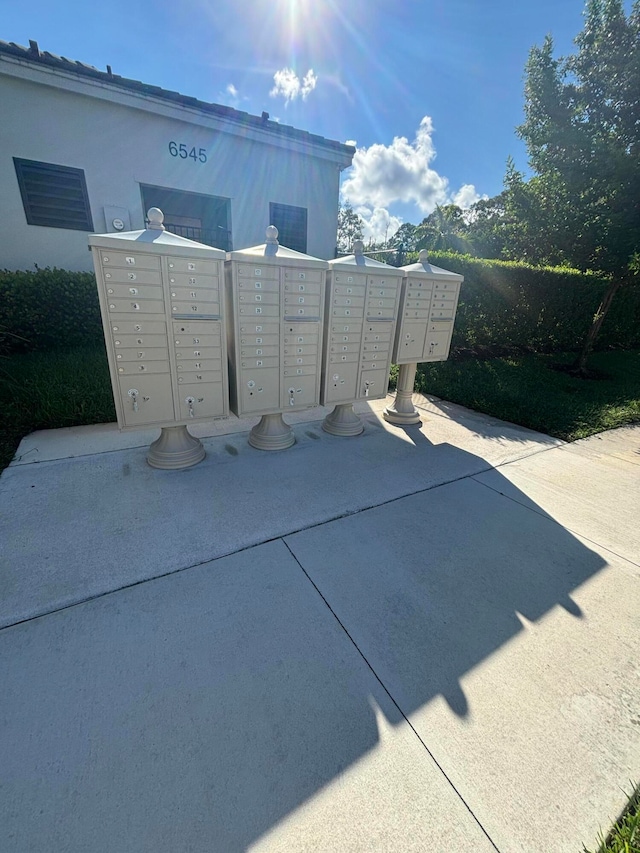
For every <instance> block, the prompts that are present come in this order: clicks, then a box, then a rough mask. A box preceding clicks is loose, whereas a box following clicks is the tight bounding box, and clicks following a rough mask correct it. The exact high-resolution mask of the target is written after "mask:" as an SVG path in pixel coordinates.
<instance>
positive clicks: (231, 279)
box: [225, 225, 327, 450]
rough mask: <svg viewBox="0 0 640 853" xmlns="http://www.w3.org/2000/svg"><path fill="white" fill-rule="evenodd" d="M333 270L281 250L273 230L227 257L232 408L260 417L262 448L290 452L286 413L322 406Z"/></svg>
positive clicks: (254, 435)
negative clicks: (326, 295)
mask: <svg viewBox="0 0 640 853" xmlns="http://www.w3.org/2000/svg"><path fill="white" fill-rule="evenodd" d="M326 269H327V262H326V261H323V260H320V258H313V257H311V256H309V255H304V254H302V253H301V252H296V251H294V250H293V249H288V248H286V247H285V246H280V245H279V243H278V229H277V228H275V226H273V225H270V226H269V227H268V228H267V241H266V243H263V244H261V245H259V246H254V247H252V248H250V249H242V250H240V251H234V252H229V253H228V254H227V262H226V264H225V276H226V294H227V307H228V314H229V345H228V352H229V375H230V398H231V409H232V411H233V412H235V414H236V415H238V417H247V416H251V415H260V416H261V420H260V422H259V423H258V424H257V426H255V427H254V428H253V429H252V430H251V433H250V435H249V443H250V444H251V445H252V446H253V447H256V448H258V449H259V450H283V449H285V448H286V447H290V446H291V445H292V444H293V443H294V442H295V436H294V434H293V430H292V429H291V427H290V426H288V425H287V424H286V423H285V421H284V419H283V417H282V415H283V413H285V412H297V411H300V410H301V409H306V408H309V407H311V406H317V405H318V404H319V398H320V367H321V354H322V332H323V323H322V321H323V315H324V291H325V277H326Z"/></svg>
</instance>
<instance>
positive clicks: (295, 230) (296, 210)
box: [269, 202, 307, 253]
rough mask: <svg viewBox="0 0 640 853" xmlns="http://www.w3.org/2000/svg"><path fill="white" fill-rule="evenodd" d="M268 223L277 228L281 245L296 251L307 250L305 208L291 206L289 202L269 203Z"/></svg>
mask: <svg viewBox="0 0 640 853" xmlns="http://www.w3.org/2000/svg"><path fill="white" fill-rule="evenodd" d="M269 225H275V226H276V228H277V229H278V242H279V243H280V245H281V246H286V247H287V248H289V249H294V250H295V251H296V252H304V253H306V251H307V208H306V207H293V206H292V205H290V204H275V202H271V204H270V205H269Z"/></svg>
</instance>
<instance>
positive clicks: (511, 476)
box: [0, 398, 640, 853]
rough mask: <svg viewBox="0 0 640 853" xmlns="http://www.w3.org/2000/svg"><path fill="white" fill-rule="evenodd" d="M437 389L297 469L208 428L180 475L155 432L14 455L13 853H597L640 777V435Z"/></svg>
mask: <svg viewBox="0 0 640 853" xmlns="http://www.w3.org/2000/svg"><path fill="white" fill-rule="evenodd" d="M419 402H420V406H421V407H422V409H423V410H424V416H425V421H424V424H423V425H422V427H421V428H420V427H406V428H399V427H393V426H391V425H389V424H386V423H385V422H384V420H383V419H382V418H381V416H380V412H381V410H382V409H383V408H384V403H383V402H382V403H377V404H371V405H370V406H367V407H363V417H364V419H365V423H366V429H365V432H364V434H363V435H362V436H360V437H358V438H338V437H335V436H330V435H327V434H326V433H324V432H323V431H322V430H321V429H320V420H318V418H321V417H322V416H323V412H322V410H313V411H311V412H309V413H307V414H306V415H305V416H299V417H298V418H297V421H296V422H295V424H294V430H295V433H296V437H297V443H296V445H295V446H294V447H292V448H291V449H290V450H287V451H284V452H282V453H273V454H269V453H263V452H260V451H257V450H254V449H253V448H251V447H250V446H249V445H248V444H247V441H246V439H247V434H246V433H247V430H248V428H249V427H250V426H251V425H252V422H251V423H247V422H239V421H236V420H235V419H230V420H229V421H225V422H219V423H216V424H211V425H207V426H206V427H200V432H199V434H200V435H201V436H202V437H203V443H204V444H205V447H206V449H207V454H208V455H207V458H206V460H205V461H204V462H203V463H201V464H200V465H198V466H196V467H194V468H192V469H189V470H186V471H181V472H165V471H158V470H154V469H152V468H150V467H149V466H148V465H147V464H146V462H145V454H146V446H147V444H148V442H149V441H150V440H152V439H153V438H155V436H156V433H154V432H152V433H149V434H148V435H145V434H141V433H127V434H120V433H118V431H117V430H116V429H115V428H114V427H113V426H112V425H107V426H105V427H85V428H79V429H74V430H56V431H51V432H45V433H34V434H33V435H32V436H29V437H27V438H26V439H25V440H24V441H23V442H22V444H21V446H20V448H19V451H18V454H17V458H16V461H15V462H14V463H13V464H12V466H11V467H10V468H9V469H7V470H6V471H5V472H4V474H3V475H2V478H1V479H0V512H1V522H0V524H1V525H2V527H1V529H0V536H1V537H2V542H3V563H2V567H1V569H0V626H1V627H2V630H0V685H2V691H1V693H0V720H2V733H1V734H0V850H2V851H3V853H4V851H6V852H7V853H14V851H16V853H17V851H21V853H22V851H25V853H27V851H28V853H36V851H43V853H44V851H46V853H57V851H74V853H76V851H78V853H80V851H82V853H84V851H89V850H90V851H92V853H93V851H109V853H112V852H113V853H123V851H136V853H137V851H153V853H157V852H158V851H162V853H164V851H167V853H169V852H170V853H175V852H176V851H207V853H209V851H220V853H235V851H245V850H251V851H307V850H309V851H311V850H313V851H323V853H324V851H340V853H342V851H363V853H364V851H399V853H404V851H425V850H435V849H438V850H440V849H446V850H447V851H453V852H454V853H457V851H469V850H473V851H481V853H482V851H491V850H496V849H497V850H500V851H504V853H506V852H507V851H509V853H510V852H511V851H526V853H530V851H542V850H544V851H545V853H553V852H554V851H558V853H560V851H562V853H565V851H575V853H580V851H581V850H582V844H583V843H584V844H587V845H591V846H595V836H596V834H597V832H598V830H599V829H600V828H601V829H602V830H604V831H605V832H606V831H607V830H608V828H609V825H610V821H611V820H612V819H613V818H614V817H615V816H616V815H617V813H618V812H619V811H620V809H621V808H622V807H623V805H624V803H625V791H629V787H630V782H631V781H633V782H638V781H639V780H640V712H639V711H638V709H639V708H640V674H639V670H638V664H637V661H638V659H639V651H640V639H639V638H640V616H639V614H640V524H638V519H640V489H639V488H638V483H639V480H640V426H638V427H629V428H623V429H620V430H616V431H614V432H611V433H605V434H602V435H600V436H595V437H593V438H591V439H588V440H585V441H581V442H577V443H575V444H572V445H566V444H563V443H562V442H559V441H557V440H555V439H552V438H550V437H549V436H544V435H540V434H538V433H534V432H531V431H529V430H525V429H522V428H520V427H517V426H514V425H512V424H506V423H503V422H500V421H497V420H495V419H491V418H486V417H484V416H481V415H478V414H477V413H473V412H470V411H468V410H465V409H462V408H461V407H458V406H453V405H451V404H447V403H443V402H442V401H438V400H433V399H432V400H427V399H425V398H422V399H420V401H419ZM311 419H313V420H311ZM195 431H196V430H195V429H194V432H195Z"/></svg>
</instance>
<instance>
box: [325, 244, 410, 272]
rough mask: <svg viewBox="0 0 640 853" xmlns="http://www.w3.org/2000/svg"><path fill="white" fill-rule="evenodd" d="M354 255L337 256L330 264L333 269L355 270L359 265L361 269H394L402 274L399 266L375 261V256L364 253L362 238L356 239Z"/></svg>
mask: <svg viewBox="0 0 640 853" xmlns="http://www.w3.org/2000/svg"><path fill="white" fill-rule="evenodd" d="M353 251H354V254H353V255H347V256H346V257H344V258H336V259H335V260H333V261H329V266H330V268H331V269H332V270H342V269H344V270H351V271H353V268H354V267H359V268H360V270H365V269H378V270H392V271H393V272H395V273H396V274H397V275H402V273H401V271H400V270H399V269H398V267H392V266H391V265H390V264H383V263H382V262H381V261H374V259H373V258H368V257H367V256H366V255H364V254H363V252H364V243H363V242H362V240H356V241H355V242H354V244H353Z"/></svg>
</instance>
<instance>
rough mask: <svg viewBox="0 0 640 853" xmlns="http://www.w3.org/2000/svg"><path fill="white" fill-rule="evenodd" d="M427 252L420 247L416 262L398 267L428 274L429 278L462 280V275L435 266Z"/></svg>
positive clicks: (407, 270) (406, 270)
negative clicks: (430, 261)
mask: <svg viewBox="0 0 640 853" xmlns="http://www.w3.org/2000/svg"><path fill="white" fill-rule="evenodd" d="M428 256H429V253H428V252H427V251H426V249H422V250H421V252H420V254H419V256H418V257H419V259H420V260H419V261H418V263H417V264H408V265H407V266H406V267H400V269H401V270H404V271H405V272H417V273H421V274H422V275H428V276H429V278H439V279H442V280H445V281H464V276H463V275H460V274H459V273H457V272H450V270H443V269H442V267H436V266H434V265H433V264H430V263H429V260H428Z"/></svg>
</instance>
